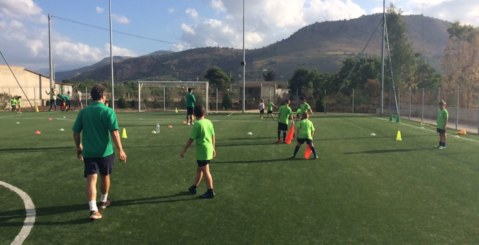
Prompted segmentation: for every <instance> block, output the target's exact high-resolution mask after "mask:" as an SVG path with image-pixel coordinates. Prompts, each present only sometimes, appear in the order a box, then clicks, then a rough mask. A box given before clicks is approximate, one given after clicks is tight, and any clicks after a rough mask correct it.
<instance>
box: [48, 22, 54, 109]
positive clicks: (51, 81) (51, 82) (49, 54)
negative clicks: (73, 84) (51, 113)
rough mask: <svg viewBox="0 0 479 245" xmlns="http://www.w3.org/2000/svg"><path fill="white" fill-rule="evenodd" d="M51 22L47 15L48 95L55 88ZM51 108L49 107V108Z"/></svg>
mask: <svg viewBox="0 0 479 245" xmlns="http://www.w3.org/2000/svg"><path fill="white" fill-rule="evenodd" d="M51 21H52V18H51V16H50V14H48V64H49V66H50V91H48V92H49V93H51V92H52V89H53V88H54V87H55V85H54V81H53V58H52V38H51V36H52V31H51ZM50 103H51V101H50ZM50 108H51V107H50Z"/></svg>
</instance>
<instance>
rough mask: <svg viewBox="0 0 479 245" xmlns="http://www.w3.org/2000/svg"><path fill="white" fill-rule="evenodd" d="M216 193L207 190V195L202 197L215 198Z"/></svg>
mask: <svg viewBox="0 0 479 245" xmlns="http://www.w3.org/2000/svg"><path fill="white" fill-rule="evenodd" d="M213 197H215V193H214V192H213V191H212V190H207V191H206V192H205V194H203V195H201V198H213Z"/></svg>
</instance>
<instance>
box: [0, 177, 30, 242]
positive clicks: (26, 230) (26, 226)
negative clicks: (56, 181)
mask: <svg viewBox="0 0 479 245" xmlns="http://www.w3.org/2000/svg"><path fill="white" fill-rule="evenodd" d="M0 185H3V186H4V187H6V188H7V189H10V190H11V191H13V192H15V193H16V194H17V195H19V196H20V197H21V198H22V200H23V204H24V205H25V211H26V217H25V221H24V222H23V227H22V229H21V230H20V233H18V235H17V236H16V237H15V239H14V240H13V242H12V243H11V244H12V245H17V244H23V241H25V239H26V238H27V237H28V235H29V234H30V231H31V230H32V228H33V224H34V223H35V216H36V211H35V205H34V204H33V201H32V199H31V198H30V196H28V194H27V193H25V192H24V191H22V190H20V189H19V188H17V187H15V186H13V185H10V184H8V183H6V182H3V181H0Z"/></svg>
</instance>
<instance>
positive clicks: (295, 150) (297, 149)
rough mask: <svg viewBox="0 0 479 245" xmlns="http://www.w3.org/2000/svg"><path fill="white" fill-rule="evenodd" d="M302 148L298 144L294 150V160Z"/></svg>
mask: <svg viewBox="0 0 479 245" xmlns="http://www.w3.org/2000/svg"><path fill="white" fill-rule="evenodd" d="M300 146H301V143H299V142H298V144H296V147H295V148H294V153H293V158H295V157H296V154H298V151H299V147H300Z"/></svg>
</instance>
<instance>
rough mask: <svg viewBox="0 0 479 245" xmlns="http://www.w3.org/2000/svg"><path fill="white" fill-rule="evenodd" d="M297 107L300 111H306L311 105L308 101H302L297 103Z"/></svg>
mask: <svg viewBox="0 0 479 245" xmlns="http://www.w3.org/2000/svg"><path fill="white" fill-rule="evenodd" d="M299 109H300V110H301V111H302V112H308V110H311V106H310V105H309V104H308V103H306V102H304V103H302V104H301V105H299Z"/></svg>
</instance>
